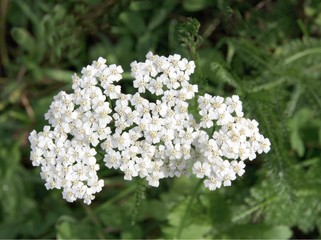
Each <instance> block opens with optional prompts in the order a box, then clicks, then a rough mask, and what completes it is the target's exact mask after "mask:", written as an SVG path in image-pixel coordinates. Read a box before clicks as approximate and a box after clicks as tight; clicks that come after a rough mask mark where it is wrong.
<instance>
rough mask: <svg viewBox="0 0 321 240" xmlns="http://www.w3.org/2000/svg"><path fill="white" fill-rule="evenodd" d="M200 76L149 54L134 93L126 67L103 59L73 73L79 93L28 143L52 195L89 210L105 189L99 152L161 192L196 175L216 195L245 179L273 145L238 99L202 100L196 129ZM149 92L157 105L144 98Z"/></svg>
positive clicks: (179, 61) (59, 102)
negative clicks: (196, 79)
mask: <svg viewBox="0 0 321 240" xmlns="http://www.w3.org/2000/svg"><path fill="white" fill-rule="evenodd" d="M194 69H195V63H194V62H193V61H188V60H187V59H185V58H182V57H181V56H180V55H178V54H174V55H170V56H168V57H164V56H158V55H154V54H152V53H151V52H149V53H148V54H147V55H146V61H145V62H136V61H134V62H132V63H131V75H132V77H133V78H134V81H133V85H134V87H135V88H136V89H137V92H136V93H135V94H124V93H122V92H121V87H120V85H118V84H117V83H118V82H119V81H120V80H121V79H122V75H121V74H122V73H123V69H122V67H121V66H117V65H114V64H113V65H109V66H108V65H107V64H106V60H105V59H103V58H99V59H98V60H97V61H94V62H93V63H92V65H89V66H87V67H85V68H83V69H82V71H81V74H82V75H81V76H77V75H76V74H74V75H73V76H72V80H73V84H72V89H73V92H72V93H70V94H68V93H66V92H60V93H59V94H58V95H57V96H55V97H54V100H53V102H52V103H51V105H50V109H49V110H48V112H47V113H46V114H45V118H46V120H48V122H49V124H50V125H48V126H45V127H44V128H43V131H42V132H39V133H37V132H36V131H35V130H34V131H32V132H31V133H30V136H29V141H30V143H31V156H30V158H31V161H32V164H33V165H34V166H40V167H41V178H42V179H43V180H44V181H45V186H46V188H47V189H53V188H56V189H62V195H63V198H64V199H66V200H67V201H68V202H73V201H75V200H76V199H83V201H84V202H85V203H86V204H90V203H91V201H92V200H93V199H94V198H95V194H96V193H98V192H100V191H101V190H102V187H103V186H104V181H103V180H102V179H99V177H98V175H97V171H98V170H99V168H100V167H99V165H98V164H97V161H96V154H97V152H96V150H98V149H100V150H102V151H103V152H104V163H105V166H106V167H107V168H110V169H111V168H113V169H120V170H121V171H122V172H123V173H124V179H125V180H132V178H133V177H140V178H145V179H146V180H147V182H148V184H149V185H150V186H153V187H158V186H159V180H160V179H163V178H169V177H170V178H172V177H179V176H182V175H190V174H191V173H192V174H194V175H195V176H196V177H197V178H202V179H204V185H205V187H207V188H208V189H210V190H215V189H216V188H220V187H221V186H222V185H223V186H230V185H231V181H233V180H235V179H236V177H237V176H242V175H243V174H244V172H245V170H244V168H245V163H244V161H245V160H246V159H249V160H253V159H255V158H256V154H261V153H262V152H265V153H267V152H268V151H269V150H270V141H269V139H267V138H265V137H264V136H263V135H261V134H260V133H259V129H258V122H257V121H256V120H251V119H247V118H244V114H243V111H242V102H241V101H240V99H239V97H238V96H236V95H234V96H232V97H227V98H223V97H220V96H211V95H209V94H205V95H204V96H199V97H198V99H197V102H198V110H199V115H200V121H199V122H197V121H196V119H195V117H194V116H193V115H192V114H190V113H189V111H188V107H189V100H191V99H193V98H195V93H197V92H198V86H197V85H193V84H190V83H189V79H190V75H191V74H192V73H193V72H194ZM145 92H149V93H150V94H153V95H155V96H156V97H157V100H156V101H150V100H148V99H146V98H145V97H144V96H143V93H145ZM209 132H210V133H211V134H209Z"/></svg>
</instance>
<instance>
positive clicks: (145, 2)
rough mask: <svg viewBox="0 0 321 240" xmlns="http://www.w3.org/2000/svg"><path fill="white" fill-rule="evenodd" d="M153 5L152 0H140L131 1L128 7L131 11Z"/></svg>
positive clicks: (148, 7) (149, 7) (150, 7)
mask: <svg viewBox="0 0 321 240" xmlns="http://www.w3.org/2000/svg"><path fill="white" fill-rule="evenodd" d="M153 7H154V2H153V1H148V0H142V1H132V2H131V3H130V5H129V8H130V9H131V10H133V11H142V10H148V9H152V8H153Z"/></svg>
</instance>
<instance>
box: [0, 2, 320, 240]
mask: <svg viewBox="0 0 321 240" xmlns="http://www.w3.org/2000/svg"><path fill="white" fill-rule="evenodd" d="M0 14H1V15H0V17H1V18H0V59H1V63H0V203H1V205H0V237H1V238H126V239H127V238H196V239H199V238H210V239H213V238H278V239H289V238H291V237H292V238H318V237H319V238H320V237H321V236H320V229H321V177H320V173H321V152H320V148H321V118H320V115H321V114H320V112H321V111H320V110H321V40H320V37H321V3H320V1H318V0H310V1H303V0H302V1H301V0H278V1H272V0H263V1H254V0H253V1H252V0H251V1H245V0H233V1H232V0H228V1H224V0H218V1H210V0H164V1H160V0H150V1H148V0H140V1H138V0H137V1H128V0H120V1H117V0H106V1H102V0H101V1H100V0H92V1H89V0H82V1H76V0H66V1H63V0H57V1H44V0H39V1H34V0H11V1H10V0H0ZM149 50H152V51H153V52H154V53H156V54H158V55H166V56H167V55H169V54H174V53H179V54H182V55H183V56H184V57H186V58H188V59H189V60H194V61H195V62H196V65H197V70H196V72H195V74H194V75H193V77H192V79H191V81H192V82H193V83H196V84H199V85H200V89H199V90H200V94H204V93H205V92H207V93H210V94H212V95H220V96H224V97H227V96H231V95H232V94H238V95H240V97H241V100H242V101H243V104H244V112H245V114H246V117H249V118H254V119H257V121H258V122H259V123H260V126H259V127H260V131H261V132H262V133H263V134H264V135H265V136H266V137H268V138H269V139H270V140H271V151H270V152H269V153H268V154H262V155H260V156H259V157H258V158H257V159H256V160H254V161H252V162H248V164H247V167H246V173H245V175H244V176H243V177H242V178H241V179H238V180H236V181H235V182H233V184H232V186H231V187H227V188H221V189H219V190H216V191H214V192H211V191H209V190H207V189H205V188H204V187H203V186H202V185H200V184H199V183H198V182H197V180H196V179H195V178H194V177H191V178H179V179H169V180H163V181H161V184H160V187H159V188H149V187H146V186H145V184H144V181H139V180H135V181H132V182H128V181H125V180H123V176H122V174H121V173H120V172H118V171H111V170H107V169H106V170H104V171H102V173H101V176H102V177H103V178H104V179H105V187H104V188H103V191H102V192H100V193H99V194H97V197H96V199H95V200H94V202H93V203H92V204H91V205H90V206H87V205H84V204H82V203H81V202H80V201H78V202H75V203H67V202H65V201H64V200H63V199H62V197H61V192H60V191H59V190H51V191H47V190H46V189H45V187H44V183H43V182H42V180H41V178H40V176H39V169H38V168H34V167H32V165H31V161H30V160H29V153H30V147H29V142H28V139H27V137H28V135H29V133H30V132H31V131H32V130H33V129H36V130H37V131H39V130H41V129H42V127H43V125H45V124H46V122H45V120H44V117H43V115H44V113H45V112H46V111H47V109H48V107H49V105H50V103H51V101H52V97H53V96H54V95H56V94H57V93H58V92H59V91H61V90H64V91H70V90H71V75H72V73H74V72H78V73H79V72H80V70H81V68H82V67H83V66H86V65H87V64H90V63H91V62H92V61H93V60H95V59H97V58H98V57H99V56H102V57H104V58H107V61H108V63H109V64H111V63H116V64H119V65H122V66H123V68H124V70H125V73H124V79H125V80H124V83H123V89H124V91H125V92H126V91H128V92H131V91H133V88H132V79H131V78H130V75H129V69H130V68H129V64H130V62H132V61H134V60H138V61H142V60H144V57H145V54H146V53H147V52H148V51H149ZM192 108H193V106H192Z"/></svg>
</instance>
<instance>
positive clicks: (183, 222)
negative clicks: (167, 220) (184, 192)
mask: <svg viewBox="0 0 321 240" xmlns="http://www.w3.org/2000/svg"><path fill="white" fill-rule="evenodd" d="M202 182H203V181H202V179H200V180H199V181H198V182H197V184H196V185H195V187H194V189H193V192H192V196H191V198H190V199H189V201H188V204H187V207H186V209H185V212H184V216H183V217H182V218H181V222H180V224H179V227H178V230H177V233H176V238H177V239H179V238H180V237H181V235H182V231H183V229H184V227H185V224H186V219H187V215H188V213H189V211H190V208H191V206H192V203H193V201H194V199H195V198H196V196H197V193H198V190H199V188H200V186H201V184H202Z"/></svg>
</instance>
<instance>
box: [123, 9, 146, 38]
mask: <svg viewBox="0 0 321 240" xmlns="http://www.w3.org/2000/svg"><path fill="white" fill-rule="evenodd" d="M119 18H120V20H121V21H122V22H123V23H124V24H125V26H126V28H127V29H128V30H129V31H130V32H131V33H132V34H134V35H135V36H136V37H139V36H140V35H141V34H143V33H144V31H145V28H146V26H145V22H144V20H143V18H142V15H141V14H140V13H138V12H129V11H127V12H123V13H122V14H120V16H119Z"/></svg>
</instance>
